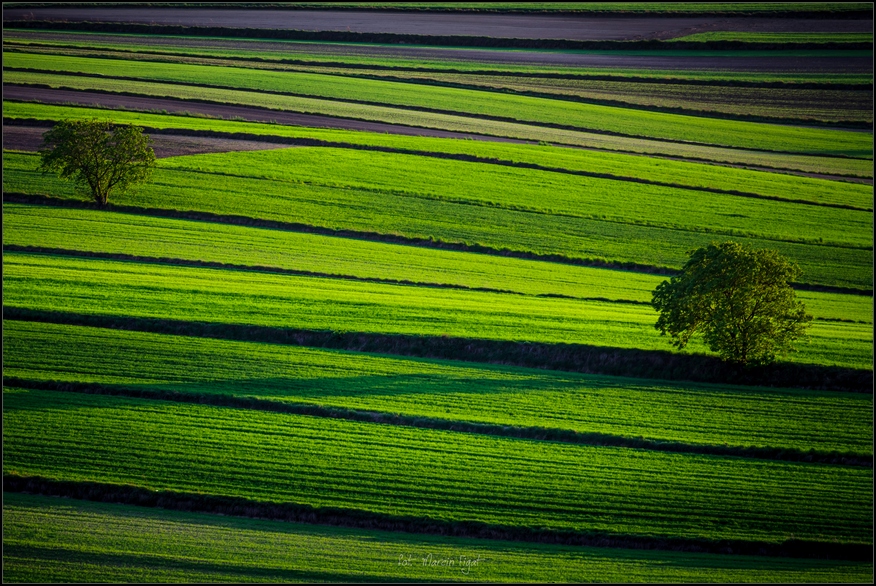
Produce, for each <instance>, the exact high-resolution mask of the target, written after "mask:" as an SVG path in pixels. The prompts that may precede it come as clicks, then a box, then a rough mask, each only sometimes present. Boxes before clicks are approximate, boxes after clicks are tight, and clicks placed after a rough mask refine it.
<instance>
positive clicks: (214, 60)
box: [4, 43, 873, 130]
mask: <svg viewBox="0 0 876 586" xmlns="http://www.w3.org/2000/svg"><path fill="white" fill-rule="evenodd" d="M21 46H22V47H24V48H23V49H20V48H18V46H15V45H13V47H12V48H11V50H10V49H7V48H6V47H4V50H6V51H7V52H10V53H19V52H21V53H40V52H42V51H38V50H37V51H34V50H33V49H35V48H36V49H41V48H48V49H49V50H46V51H45V53H46V54H50V55H56V54H61V55H68V54H73V55H76V56H79V57H87V58H89V59H101V58H107V56H106V54H105V53H118V54H119V55H121V56H120V57H114V56H111V57H109V58H111V59H115V58H118V59H132V58H136V59H137V60H138V61H148V62H151V63H199V62H198V61H196V60H198V59H200V60H202V61H200V63H201V64H209V65H214V66H221V67H241V68H244V69H252V70H253V71H274V72H296V73H313V71H311V70H309V69H292V68H288V67H287V68H283V67H255V66H247V64H248V63H277V64H289V65H305V66H310V67H322V66H323V64H322V63H319V62H306V61H301V60H296V59H281V60H270V59H260V58H254V57H251V58H246V57H240V58H238V57H211V56H209V55H197V54H187V53H171V52H161V51H147V50H129V49H111V48H106V49H104V48H90V47H86V48H81V49H80V48H78V47H75V48H72V49H73V50H74V51H76V52H74V53H71V52H70V51H71V50H70V49H67V48H66V47H64V49H67V50H66V51H58V47H57V46H54V45H45V44H41V43H33V44H30V43H28V44H24V45H21ZM88 51H94V52H91V53H89V52H88ZM141 55H152V56H154V57H153V58H146V59H143V58H141ZM161 57H166V58H164V59H162V58H161ZM174 58H176V59H174ZM180 58H189V61H182V60H181V59H180ZM204 61H209V62H208V63H204ZM341 68H344V69H346V68H348V67H347V66H346V65H341ZM358 68H360V69H370V68H367V67H366V66H364V65H363V66H359V67H358ZM384 69H388V70H390V71H389V73H390V74H387V75H380V74H375V73H370V74H369V73H355V71H354V72H346V71H345V72H330V71H319V72H318V73H319V74H320V75H330V76H333V77H342V78H344V77H348V78H354V79H368V80H373V81H390V82H394V83H407V84H412V85H421V86H434V87H446V88H455V89H464V90H472V91H480V92H493V93H499V94H509V95H515V96H528V97H532V98H543V99H546V100H559V101H565V102H574V103H579V104H594V105H598V106H611V107H615V108H627V109H631V110H642V111H645V112H661V113H664V114H679V115H682V116H696V117H699V118H716V119H719V120H741V121H745V122H763V123H767V124H782V125H795V126H800V125H802V126H812V125H817V126H819V127H824V128H839V129H845V128H857V129H865V130H872V129H873V123H872V122H867V121H862V120H829V121H826V120H820V121H814V120H811V119H805V118H791V117H776V116H764V115H756V114H737V113H728V112H718V111H714V110H701V109H695V108H684V107H671V106H658V105H654V104H637V103H633V102H629V101H624V100H618V99H615V100H610V99H597V98H592V97H583V96H578V95H572V94H563V93H552V92H545V91H533V90H518V89H513V88H508V87H494V86H490V85H484V84H477V83H460V82H450V81H442V80H436V79H429V78H425V77H423V78H421V77H404V76H402V75H391V73H399V74H400V73H401V71H396V70H398V69H401V68H392V67H386V68H384ZM404 70H412V71H414V72H417V73H420V72H423V70H419V69H414V68H405V69H404ZM380 71H383V69H380ZM426 71H428V70H426ZM441 73H449V72H447V71H441ZM462 74H463V75H471V72H464V73H462ZM487 75H491V74H487ZM527 77H530V76H529V75H527ZM575 77H576V78H577V77H581V76H575ZM598 77H603V76H598ZM585 79H588V80H593V81H596V80H595V79H593V78H592V77H585ZM614 79H617V78H614ZM624 81H627V80H626V79H624ZM663 83H666V84H668V82H663ZM699 85H702V84H699ZM815 85H818V86H819V89H828V90H838V89H839V90H852V89H856V90H860V89H864V88H863V87H858V86H856V85H854V84H843V87H841V88H837V87H834V86H833V85H831V84H815ZM755 87H762V86H755ZM791 89H807V88H800V87H798V85H797V84H794V85H793V86H792V88H791ZM867 89H872V88H871V87H869V86H868V87H867ZM289 95H292V94H289ZM338 101H344V100H340V99H338ZM354 103H359V102H354ZM361 103H367V102H361Z"/></svg>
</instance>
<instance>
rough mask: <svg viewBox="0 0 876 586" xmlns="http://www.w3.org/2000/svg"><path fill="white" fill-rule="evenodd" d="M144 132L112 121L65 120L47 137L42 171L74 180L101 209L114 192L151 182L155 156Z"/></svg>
mask: <svg viewBox="0 0 876 586" xmlns="http://www.w3.org/2000/svg"><path fill="white" fill-rule="evenodd" d="M149 143H150V139H149V137H148V136H146V135H144V134H143V129H142V128H138V127H135V126H130V125H116V124H113V123H112V121H109V120H105V121H100V120H97V119H92V120H73V121H69V120H64V121H62V122H59V123H58V124H56V125H55V126H54V127H53V128H52V129H51V130H49V131H48V132H46V133H45V134H44V135H43V145H42V149H40V151H39V153H40V158H41V164H40V169H41V170H42V171H43V172H45V173H51V172H55V173H57V174H58V175H60V176H61V178H63V179H69V180H72V181H73V182H74V183H75V184H76V185H77V187H79V188H80V189H81V190H83V191H84V192H85V193H88V194H90V195H91V197H92V198H94V201H95V203H97V205H98V206H99V207H104V206H106V204H107V200H108V199H109V196H110V194H111V193H112V192H113V191H116V192H124V191H125V190H126V189H128V188H129V187H131V186H133V185H135V184H138V183H143V182H145V181H148V180H149V178H150V177H151V175H152V169H153V168H154V167H155V153H154V152H153V150H152V148H151V147H150V146H149Z"/></svg>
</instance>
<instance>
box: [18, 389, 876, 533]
mask: <svg viewBox="0 0 876 586" xmlns="http://www.w3.org/2000/svg"><path fill="white" fill-rule="evenodd" d="M3 419H4V453H3V464H4V472H5V473H6V474H10V473H12V474H19V475H40V476H45V477H48V478H53V479H58V480H77V481H82V480H94V481H98V482H105V483H111V484H128V483H132V484H136V485H139V486H142V487H145V488H149V489H164V490H173V491H180V492H200V493H203V494H208V495H226V496H238V497H245V498H248V499H253V500H256V501H265V502H292V503H298V504H307V505H311V506H314V507H340V508H348V509H358V510H362V511H365V512H368V513H377V514H389V515H403V516H413V517H422V518H427V519H437V520H441V521H449V522H454V521H462V520H476V521H480V522H483V523H487V524H491V525H499V526H510V527H537V528H545V529H565V530H572V531H601V532H607V533H611V534H627V535H641V536H656V537H661V536H666V537H671V536H677V535H685V536H689V537H694V538H705V539H747V540H758V541H765V542H771V543H779V542H782V541H784V540H786V539H789V538H790V537H791V536H792V535H793V536H794V537H796V538H798V539H816V540H818V539H825V540H833V539H836V540H838V541H839V542H845V543H868V542H869V540H870V539H872V535H871V527H872V525H871V521H872V519H871V515H870V509H871V508H872V506H873V500H872V495H871V490H872V486H873V484H872V473H871V472H870V471H869V470H866V469H859V468H849V467H842V466H829V465H820V466H808V465H805V464H793V463H780V462H768V461H754V460H746V459H741V458H740V459H736V458H714V457H705V456H693V455H681V454H662V453H659V452H648V451H643V450H631V449H622V448H608V447H601V448H592V447H589V446H569V445H562V444H556V443H551V442H532V441H526V440H515V439H503V438H496V437H489V436H476V435H472V434H458V433H454V432H441V431H432V430H423V429H415V428H403V427H397V426H383V425H374V424H367V423H355V422H348V421H340V420H332V419H325V418H313V417H305V416H297V415H291V414H289V415H286V414H283V415H281V414H272V413H262V412H241V411H240V410H237V409H226V408H220V407H206V406H199V405H188V404H179V403H168V402H165V401H152V400H143V399H129V398H121V397H106V396H98V397H95V396H88V395H80V394H73V393H56V392H41V391H27V390H17V389H4V414H3ZM119 434H123V435H124V437H125V441H124V442H115V441H112V440H111V438H114V437H119ZM156 443H160V446H161V448H160V449H156Z"/></svg>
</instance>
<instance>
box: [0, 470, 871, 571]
mask: <svg viewBox="0 0 876 586" xmlns="http://www.w3.org/2000/svg"><path fill="white" fill-rule="evenodd" d="M3 490H4V492H23V493H28V494H42V495H47V496H61V497H66V498H74V499H82V500H89V501H97V502H106V503H121V504H128V505H136V506H141V507H158V508H163V509H169V510H179V511H192V512H201V513H214V514H221V515H233V516H238V517H253V518H257V519H277V520H282V521H290V522H296V523H317V524H320V525H333V526H341V527H356V528H364V529H378V530H382V531H404V532H406V533H425V534H430V535H448V536H456V537H466V538H476V539H502V540H509V541H525V542H536V543H552V544H565V545H579V546H586V547H612V548H628V549H658V550H669V551H690V552H708V553H720V554H736V555H759V556H770V557H798V558H800V557H802V558H822V559H824V558H827V559H847V560H859V561H871V560H872V559H873V548H872V545H869V544H859V543H851V544H849V543H835V542H828V543H823V542H816V541H804V540H799V539H789V540H786V541H785V542H783V543H780V544H776V543H768V542H758V541H742V540H720V541H717V540H715V541H711V540H705V539H690V538H683V537H666V538H657V537H638V536H629V535H623V534H615V533H599V532H572V531H554V530H549V529H535V528H530V527H510V526H504V525H490V524H487V523H483V522H480V521H456V522H453V521H441V520H437V519H432V518H430V517H410V516H398V515H389V514H381V513H369V512H365V511H360V510H356V509H341V508H330V507H313V506H311V505H299V504H295V503H266V502H260V501H254V500H250V499H246V498H243V497H229V496H211V495H206V494H203V493H198V494H194V493H183V492H174V491H168V490H161V491H157V490H150V489H146V488H140V487H138V486H132V485H119V484H108V483H102V482H94V481H64V480H53V479H49V478H44V477H41V476H20V475H17V474H4V476H3ZM729 559H732V558H728V560H729Z"/></svg>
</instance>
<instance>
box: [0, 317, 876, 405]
mask: <svg viewBox="0 0 876 586" xmlns="http://www.w3.org/2000/svg"><path fill="white" fill-rule="evenodd" d="M3 318H4V319H11V320H20V321H34V322H47V323H56V324H69V325H80V326H92V327H101V328H110V329H117V330H131V331H139V332H152V333H157V334H174V335H182V336H199V337H204V338H217V339H223V340H241V341H250V342H267V343H273V344H291V345H294V346H310V347H316V348H332V349H338V350H351V351H354V352H369V353H379V354H396V355H400V356H415V357H419V358H438V359H443V360H461V361H467V362H482V363H489V364H503V365H514V366H525V367H529V368H543V369H550V370H561V371H568V372H581V373H587V374H607V375H612V376H626V377H634V378H647V379H664V380H684V381H693V382H707V383H719V384H735V385H758V386H774V387H792V388H804V389H817V390H828V391H843V392H854V393H872V392H873V371H872V370H859V369H853V368H843V367H839V366H819V365H814V364H794V363H786V362H782V363H774V364H771V365H768V366H758V367H740V366H735V365H733V364H729V363H725V362H723V361H721V360H720V359H718V358H716V357H714V356H706V355H703V354H677V353H672V352H668V351H661V350H636V349H627V348H611V347H605V346H590V345H584V344H548V343H541V342H511V341H505V340H486V339H475V338H454V337H449V336H447V337H445V336H414V335H406V334H375V333H365V332H333V331H316V330H304V329H293V328H280V327H269V326H257V325H248V324H225V323H202V322H194V321H183V320H175V319H162V318H143V317H129V316H111V315H85V314H78V313H72V312H62V311H43V310H35V309H28V308H22V307H10V306H6V305H4V306H3Z"/></svg>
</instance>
